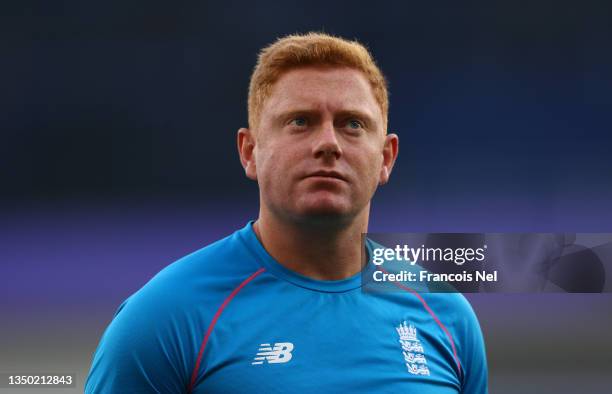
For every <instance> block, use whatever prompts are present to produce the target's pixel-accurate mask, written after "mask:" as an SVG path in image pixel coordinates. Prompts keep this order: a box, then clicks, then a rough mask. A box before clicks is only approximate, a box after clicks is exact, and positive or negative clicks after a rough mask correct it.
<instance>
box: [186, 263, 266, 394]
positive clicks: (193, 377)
mask: <svg viewBox="0 0 612 394" xmlns="http://www.w3.org/2000/svg"><path fill="white" fill-rule="evenodd" d="M265 270H266V269H265V268H263V267H262V268H260V269H258V270H257V271H255V272H254V273H253V274H251V276H249V277H248V278H246V279H245V280H244V281H242V283H240V284H239V285H238V287H236V288H235V289H234V290H233V291H232V292H231V293H230V295H229V296H227V298H226V299H225V300H224V301H223V303H222V304H221V306H220V307H219V309H217V312H216V313H215V315H214V316H213V319H212V321H211V323H210V325H209V326H208V329H207V330H206V335H204V339H203V340H202V344H201V345H200V351H199V352H198V358H197V360H196V364H195V367H194V368H193V372H192V374H191V381H190V382H189V386H188V387H187V392H188V393H191V390H193V386H194V384H195V382H196V379H197V377H198V370H199V369H200V363H201V362H202V356H203V355H204V349H205V348H206V344H207V343H208V338H210V334H212V331H213V329H214V328H215V324H217V320H219V316H221V313H222V312H223V310H224V309H225V307H226V306H227V305H228V304H229V303H230V302H231V301H232V299H233V298H234V297H235V296H236V294H238V292H240V290H242V288H243V287H244V286H246V285H247V283H249V282H250V281H252V280H253V279H255V278H256V277H257V276H258V275H259V274H261V273H262V272H264V271H265Z"/></svg>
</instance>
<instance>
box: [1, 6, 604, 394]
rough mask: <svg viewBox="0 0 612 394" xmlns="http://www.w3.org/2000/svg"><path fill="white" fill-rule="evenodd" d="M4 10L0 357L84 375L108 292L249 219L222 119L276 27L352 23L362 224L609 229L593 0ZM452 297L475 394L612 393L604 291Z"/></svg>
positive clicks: (18, 367) (116, 293)
mask: <svg viewBox="0 0 612 394" xmlns="http://www.w3.org/2000/svg"><path fill="white" fill-rule="evenodd" d="M0 9H1V10H2V12H1V13H0V32H1V33H0V49H1V54H2V55H1V58H2V61H1V62H0V86H1V89H0V104H1V109H0V190H1V193H0V372H11V373H12V372H15V373H17V372H19V373H25V372H31V373H50V372H58V373H75V374H77V388H76V389H73V390H72V391H73V392H77V391H82V387H83V382H84V379H85V377H86V374H87V371H88V369H89V364H90V362H91V356H92V353H93V351H94V350H95V348H96V346H97V343H98V340H99V338H100V335H101V334H102V332H103V330H104V328H105V327H106V325H107V324H108V323H109V322H110V320H111V318H112V316H113V314H114V312H115V310H116V308H117V307H118V305H119V304H120V303H121V301H123V300H124V299H125V298H126V297H127V296H129V295H130V294H131V293H133V292H134V291H136V290H137V289H138V288H140V287H141V286H142V285H144V284H145V283H146V282H147V281H148V280H149V279H150V278H151V277H152V276H153V275H154V274H155V273H157V272H158V271H159V270H160V269H162V268H163V267H164V266H166V265H168V264H169V263H171V262H173V261H174V260H176V259H178V258H180V257H181V256H183V255H185V254H187V253H190V252H192V251H194V250H196V249H199V248H201V247H203V246H204V245H206V244H207V243H209V242H211V241H213V240H216V239H218V238H221V237H223V236H225V235H227V234H229V233H231V232H232V231H234V230H236V229H238V228H240V227H242V226H243V225H244V224H245V223H246V221H248V220H249V219H252V218H255V217H256V215H257V209H258V199H257V186H256V184H255V183H253V182H251V181H249V180H247V179H246V178H245V177H244V175H243V171H242V168H241V166H240V163H239V161H238V158H237V153H236V148H235V135H236V131H237V129H238V128H239V127H242V126H245V125H246V123H247V112H246V97H247V85H248V80H249V77H250V73H251V71H252V68H253V66H254V64H255V61H256V55H257V51H258V50H259V49H260V48H261V47H262V46H265V45H267V44H269V43H270V42H271V41H273V40H275V39H276V38H277V37H280V36H283V35H286V34H288V33H294V32H306V31H310V30H317V31H325V32H328V33H332V34H336V35H341V36H344V37H346V38H355V39H358V40H359V41H361V42H362V43H364V44H366V45H367V46H368V47H369V48H370V49H371V51H372V53H373V54H374V56H375V58H376V59H377V61H378V63H379V65H380V67H381V68H382V70H383V72H384V73H385V74H386V76H387V78H388V80H389V83H390V92H391V107H390V125H389V126H390V130H391V131H393V132H396V133H398V134H399V136H400V156H399V160H398V163H397V165H396V167H395V170H394V172H393V176H392V179H391V182H390V184H388V185H387V186H385V187H384V188H382V189H380V190H379V191H378V193H377V196H376V197H375V199H374V203H373V207H372V219H371V225H370V230H371V231H372V232H430V231H431V232H452V231H461V232H505V231H519V232H537V231H541V232H612V154H611V150H612V136H611V132H612V121H611V119H610V114H611V113H612V50H611V48H610V42H612V24H611V23H610V20H612V5H610V3H609V2H605V1H601V2H597V1H589V2H570V1H535V2H534V1H500V2H482V3H480V4H478V3H470V4H463V2H461V3H456V2H455V3H452V4H450V2H449V4H447V3H443V2H419V3H413V2H402V3H400V2H387V1H376V2H369V3H364V4H363V5H357V4H356V3H355V2H348V1H336V2H329V1H318V0H313V1H309V2H295V1H283V2H270V1H256V2H235V1H225V2H223V3H221V2H214V3H213V2H206V1H201V2H198V3H193V4H184V5H179V4H174V3H172V4H171V3H168V2H164V1H158V0H150V1H148V2H141V3H135V2H112V1H110V2H109V1H106V2H45V3H42V2H41V3H37V4H34V3H26V2H18V3H13V4H12V5H11V4H3V5H2V6H0ZM468 298H469V299H470V301H471V302H472V305H473V306H474V309H475V310H476V312H477V314H478V316H479V318H480V322H481V325H482V328H483V332H484V335H485V339H486V343H487V352H488V358H489V368H490V370H489V372H490V391H491V393H495V394H497V393H501V394H505V393H522V394H530V393H574V392H582V393H606V392H609V387H610V385H611V384H612V378H610V374H609V372H610V371H611V370H612V334H610V332H611V331H612V294H546V295H544V294H540V295H538V294H473V295H469V296H468ZM4 390H5V392H7V393H8V392H10V391H9V390H7V389H4ZM39 391H40V390H39ZM39 391H36V390H32V392H39ZM3 392H4V391H3ZM14 392H16V393H25V392H27V389H19V390H15V391H14ZM67 392H68V391H67Z"/></svg>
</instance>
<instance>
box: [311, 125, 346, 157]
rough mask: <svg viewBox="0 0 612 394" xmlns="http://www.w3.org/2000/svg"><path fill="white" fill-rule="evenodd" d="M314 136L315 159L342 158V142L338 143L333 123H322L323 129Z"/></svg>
mask: <svg viewBox="0 0 612 394" xmlns="http://www.w3.org/2000/svg"><path fill="white" fill-rule="evenodd" d="M314 134H315V142H314V145H313V154H314V157H315V158H320V157H322V158H332V157H333V158H335V159H336V160H338V159H339V158H340V157H341V156H342V149H341V148H340V142H339V141H338V136H337V135H336V129H335V128H334V124H333V122H331V121H330V122H324V123H322V124H321V127H320V128H319V129H318V130H317V131H315V133H314Z"/></svg>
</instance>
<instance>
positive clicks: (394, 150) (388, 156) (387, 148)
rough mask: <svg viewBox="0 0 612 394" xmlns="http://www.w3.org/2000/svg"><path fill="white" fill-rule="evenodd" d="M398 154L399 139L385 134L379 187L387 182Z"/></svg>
mask: <svg viewBox="0 0 612 394" xmlns="http://www.w3.org/2000/svg"><path fill="white" fill-rule="evenodd" d="M398 152H399V137H398V136H397V134H387V135H386V136H385V145H384V146H383V151H382V154H383V163H382V167H381V169H380V176H379V179H378V184H379V185H384V184H385V183H387V182H388V181H389V177H390V176H391V171H392V170H393V165H394V164H395V159H397V154H398Z"/></svg>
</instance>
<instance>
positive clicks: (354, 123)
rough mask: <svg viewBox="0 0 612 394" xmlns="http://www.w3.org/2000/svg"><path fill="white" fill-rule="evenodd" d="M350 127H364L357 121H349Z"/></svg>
mask: <svg viewBox="0 0 612 394" xmlns="http://www.w3.org/2000/svg"><path fill="white" fill-rule="evenodd" d="M348 125H349V127H350V128H351V129H360V128H362V127H363V125H362V124H361V122H360V121H358V120H357V119H351V120H349V121H348Z"/></svg>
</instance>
